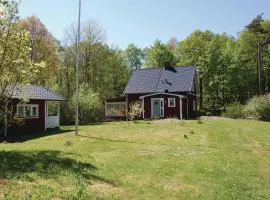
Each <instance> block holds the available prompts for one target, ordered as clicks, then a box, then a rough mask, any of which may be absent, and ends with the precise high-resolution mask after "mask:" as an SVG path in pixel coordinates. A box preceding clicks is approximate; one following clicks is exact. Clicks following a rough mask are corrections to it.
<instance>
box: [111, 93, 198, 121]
mask: <svg viewBox="0 0 270 200" xmlns="http://www.w3.org/2000/svg"><path fill="white" fill-rule="evenodd" d="M144 95H147V94H129V95H128V96H127V100H128V105H130V104H131V103H134V102H135V101H141V99H140V96H144ZM183 95H184V96H186V97H187V98H182V106H183V107H182V115H183V119H194V118H196V117H197V98H196V96H195V95H191V94H183ZM152 98H164V118H179V116H180V99H179V97H177V96H172V95H165V94H158V95H154V96H149V97H145V98H144V118H145V119H149V118H151V99H152ZM168 98H175V101H176V102H175V103H176V106H175V107H168ZM121 100H122V101H124V99H121ZM118 101H119V100H118ZM193 101H195V102H196V110H195V111H194V110H193ZM110 102H113V101H110ZM187 105H188V106H187ZM128 109H129V108H128ZM142 117H143V116H142V115H141V118H142Z"/></svg>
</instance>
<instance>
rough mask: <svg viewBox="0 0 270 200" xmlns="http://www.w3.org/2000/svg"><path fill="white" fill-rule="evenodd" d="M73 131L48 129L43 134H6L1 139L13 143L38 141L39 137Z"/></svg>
mask: <svg viewBox="0 0 270 200" xmlns="http://www.w3.org/2000/svg"><path fill="white" fill-rule="evenodd" d="M72 131H74V130H62V129H48V130H47V131H46V132H44V133H14V132H13V133H8V136H7V137H6V138H2V140H3V141H5V142H9V143H14V142H25V141H28V140H33V139H38V138H41V137H47V136H52V135H57V134H63V133H68V132H72ZM0 143H1V138H0Z"/></svg>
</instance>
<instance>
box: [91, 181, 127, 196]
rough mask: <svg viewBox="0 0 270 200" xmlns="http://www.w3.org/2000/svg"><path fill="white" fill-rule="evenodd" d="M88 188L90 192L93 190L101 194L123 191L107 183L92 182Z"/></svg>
mask: <svg viewBox="0 0 270 200" xmlns="http://www.w3.org/2000/svg"><path fill="white" fill-rule="evenodd" d="M89 189H90V190H91V191H92V192H95V193H97V194H101V195H105V196H107V195H109V194H118V195H119V194H121V193H123V191H122V189H121V188H119V187H116V186H113V185H111V184H108V183H93V184H92V185H90V186H89Z"/></svg>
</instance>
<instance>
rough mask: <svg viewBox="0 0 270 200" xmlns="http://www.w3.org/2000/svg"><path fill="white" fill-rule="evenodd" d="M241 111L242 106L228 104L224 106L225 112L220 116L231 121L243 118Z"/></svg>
mask: <svg viewBox="0 0 270 200" xmlns="http://www.w3.org/2000/svg"><path fill="white" fill-rule="evenodd" d="M243 109H244V106H243V105H241V104H239V103H235V104H230V105H228V106H226V109H225V112H224V113H222V116H223V117H228V118H232V119H238V118H244V117H245V114H244V112H243Z"/></svg>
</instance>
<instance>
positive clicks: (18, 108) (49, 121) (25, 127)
mask: <svg viewBox="0 0 270 200" xmlns="http://www.w3.org/2000/svg"><path fill="white" fill-rule="evenodd" d="M12 99H13V114H14V120H13V123H12V124H11V125H10V127H9V128H8V132H16V133H18V132H27V133H28V132H35V133H37V132H44V131H46V129H49V128H57V127H59V125H60V101H63V100H64V98H63V97H62V96H60V95H58V94H56V93H54V92H53V91H51V90H49V89H47V88H44V87H41V86H37V85H26V86H16V87H15V88H14V91H13V93H12ZM22 99H24V100H26V101H24V102H27V103H21V102H22V101H21V100H22Z"/></svg>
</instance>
